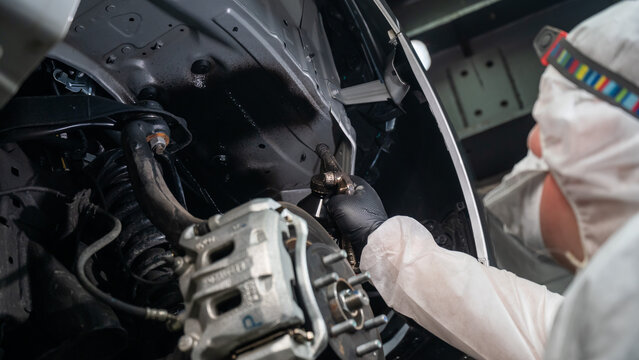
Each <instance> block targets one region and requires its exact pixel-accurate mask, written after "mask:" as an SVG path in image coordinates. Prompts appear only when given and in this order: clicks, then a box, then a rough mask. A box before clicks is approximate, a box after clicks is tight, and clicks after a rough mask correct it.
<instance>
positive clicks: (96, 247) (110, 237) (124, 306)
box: [77, 206, 178, 321]
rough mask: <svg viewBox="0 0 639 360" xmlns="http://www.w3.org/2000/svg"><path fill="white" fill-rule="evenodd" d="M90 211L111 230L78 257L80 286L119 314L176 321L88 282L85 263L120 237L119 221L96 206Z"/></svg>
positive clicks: (159, 310)
mask: <svg viewBox="0 0 639 360" xmlns="http://www.w3.org/2000/svg"><path fill="white" fill-rule="evenodd" d="M91 210H93V211H95V213H97V214H100V215H102V216H104V217H106V218H108V219H109V220H111V221H112V222H113V228H112V229H111V230H110V231H109V232H108V233H106V234H105V235H104V236H102V237H101V238H99V239H98V240H96V241H95V242H94V243H93V244H91V245H89V246H87V248H86V249H84V250H83V251H82V252H81V253H80V256H79V257H78V264H77V273H78V280H79V281H80V283H81V284H82V286H83V287H84V288H85V289H86V290H87V291H88V292H89V293H91V295H93V296H95V297H96V298H97V299H98V300H100V301H102V302H104V303H105V304H107V305H109V306H111V307H112V308H113V309H115V310H119V311H121V312H124V313H127V314H130V315H133V316H136V317H141V318H145V319H150V320H158V321H177V320H178V319H177V317H176V316H175V315H172V314H169V313H168V312H167V311H166V310H161V309H151V308H144V307H141V306H135V305H131V304H129V303H126V302H124V301H122V300H118V299H116V298H114V297H113V296H111V295H109V294H107V293H105V292H103V291H102V290H100V289H98V287H97V286H95V285H94V284H93V283H92V282H91V281H89V279H88V277H87V275H86V264H87V261H88V260H89V259H90V258H91V257H92V256H93V255H95V254H96V253H97V252H98V251H100V250H102V249H103V248H105V247H106V246H107V245H109V244H111V243H112V242H113V241H114V240H115V239H116V238H117V237H118V235H120V231H122V224H121V223H120V220H118V219H117V218H116V217H114V216H112V215H111V214H109V213H108V212H106V211H104V210H102V209H100V208H98V207H97V206H92V207H91Z"/></svg>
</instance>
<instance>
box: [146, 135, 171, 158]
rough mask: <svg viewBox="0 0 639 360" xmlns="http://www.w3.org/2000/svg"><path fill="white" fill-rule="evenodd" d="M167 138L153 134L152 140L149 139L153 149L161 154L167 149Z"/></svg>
mask: <svg viewBox="0 0 639 360" xmlns="http://www.w3.org/2000/svg"><path fill="white" fill-rule="evenodd" d="M166 145H167V143H166V139H165V138H164V136H159V135H157V136H153V137H152V138H151V139H150V140H149V146H151V150H153V152H154V153H156V154H158V155H160V154H163V153H164V150H166Z"/></svg>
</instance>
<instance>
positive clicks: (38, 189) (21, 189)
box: [0, 186, 67, 198]
mask: <svg viewBox="0 0 639 360" xmlns="http://www.w3.org/2000/svg"><path fill="white" fill-rule="evenodd" d="M28 191H35V192H43V193H48V194H52V195H55V196H57V197H62V198H66V197H67V195H65V194H63V193H61V192H60V191H58V190H55V189H51V188H48V187H43V186H23V187H19V188H15V189H9V190H3V191H0V196H5V195H13V194H14V193H17V192H28Z"/></svg>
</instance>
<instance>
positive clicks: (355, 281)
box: [348, 271, 371, 286]
mask: <svg viewBox="0 0 639 360" xmlns="http://www.w3.org/2000/svg"><path fill="white" fill-rule="evenodd" d="M370 280H371V273H369V272H368V271H367V272H365V273H362V274H359V275H355V276H352V277H350V278H348V284H349V285H350V286H356V285H359V284H363V283H365V282H367V281H370Z"/></svg>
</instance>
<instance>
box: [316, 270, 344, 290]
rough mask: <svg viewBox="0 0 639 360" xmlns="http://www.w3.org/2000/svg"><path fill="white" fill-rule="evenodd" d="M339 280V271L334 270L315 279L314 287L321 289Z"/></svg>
mask: <svg viewBox="0 0 639 360" xmlns="http://www.w3.org/2000/svg"><path fill="white" fill-rule="evenodd" d="M337 280H339V275H337V273H334V272H332V273H330V274H327V275H324V276H322V277H319V278H317V279H315V281H313V287H314V288H316V289H320V288H323V287H325V286H328V285H330V284H332V283H334V282H336V281H337Z"/></svg>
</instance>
